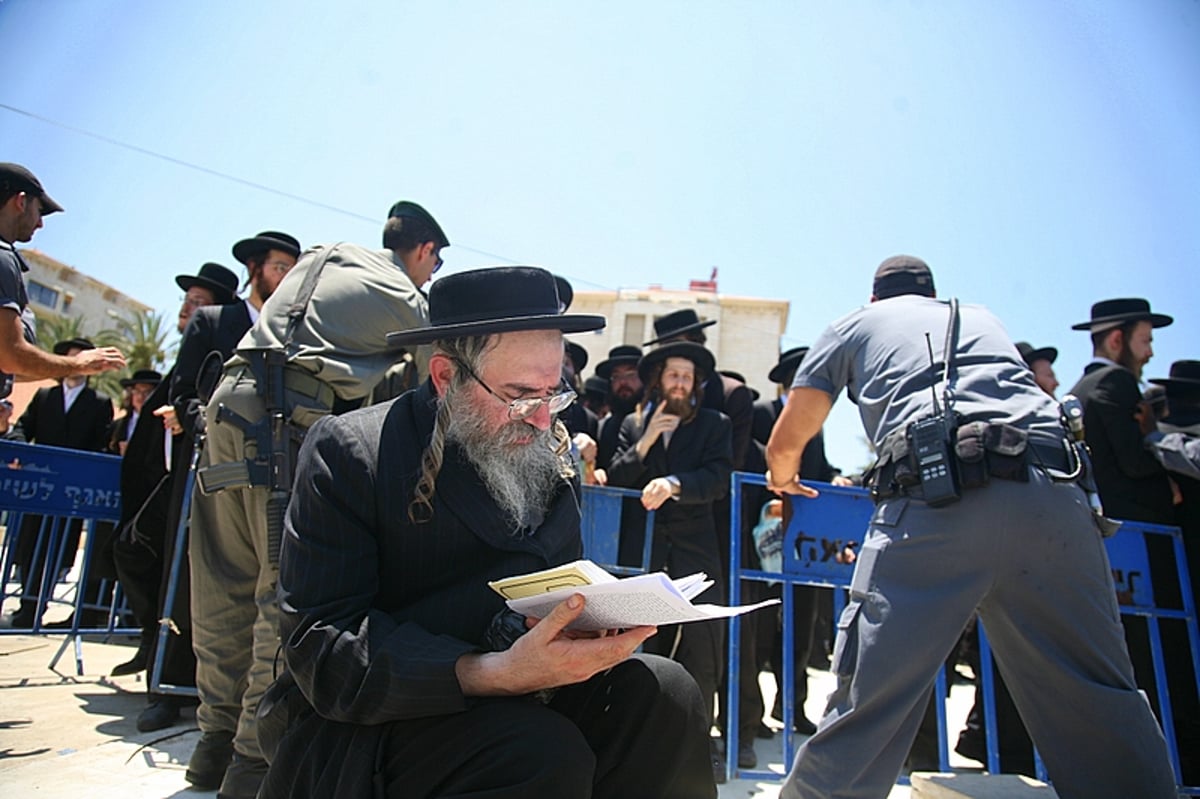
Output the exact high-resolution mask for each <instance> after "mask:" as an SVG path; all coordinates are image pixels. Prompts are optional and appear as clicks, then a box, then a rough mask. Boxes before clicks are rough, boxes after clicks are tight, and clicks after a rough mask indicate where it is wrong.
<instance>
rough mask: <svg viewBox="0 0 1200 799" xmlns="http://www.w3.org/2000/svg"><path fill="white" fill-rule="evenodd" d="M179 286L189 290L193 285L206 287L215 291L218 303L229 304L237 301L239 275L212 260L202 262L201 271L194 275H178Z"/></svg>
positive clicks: (176, 278) (214, 294) (176, 280)
mask: <svg viewBox="0 0 1200 799" xmlns="http://www.w3.org/2000/svg"><path fill="white" fill-rule="evenodd" d="M175 282H176V283H178V284H179V288H181V289H183V290H184V291H187V290H188V289H190V288H191V287H192V286H200V287H201V288H206V289H208V290H209V291H211V292H212V293H213V297H214V298H215V299H216V301H217V305H228V304H229V303H231V302H236V301H237V289H238V276H237V275H235V274H234V273H233V272H232V271H230V270H229V269H228V268H226V267H224V266H221V265H220V264H214V263H212V262H211V261H210V262H209V263H206V264H201V266H200V271H199V272H197V273H196V274H195V275H194V276H193V275H176V276H175Z"/></svg>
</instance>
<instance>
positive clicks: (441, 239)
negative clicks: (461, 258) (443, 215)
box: [388, 200, 450, 247]
mask: <svg viewBox="0 0 1200 799" xmlns="http://www.w3.org/2000/svg"><path fill="white" fill-rule="evenodd" d="M396 217H399V218H400V219H406V218H407V219H418V220H420V221H422V222H424V223H425V224H426V225H428V226H429V227H431V228H432V229H433V234H434V235H435V236H436V237H437V238H436V240H435V241H434V242H433V243H434V244H436V245H437V246H438V247H449V246H450V239H448V238H446V234H445V232H444V231H443V230H442V226H441V225H439V224H438V223H437V220H436V219H434V218H433V214H431V213H429V212H428V211H426V210H425V209H424V208H422V207H421V206H419V205H417V204H416V203H414V202H411V201H409V200H401V201H400V202H398V203H396V204H395V205H393V206H392V207H391V208H390V209H389V210H388V219H393V218H396Z"/></svg>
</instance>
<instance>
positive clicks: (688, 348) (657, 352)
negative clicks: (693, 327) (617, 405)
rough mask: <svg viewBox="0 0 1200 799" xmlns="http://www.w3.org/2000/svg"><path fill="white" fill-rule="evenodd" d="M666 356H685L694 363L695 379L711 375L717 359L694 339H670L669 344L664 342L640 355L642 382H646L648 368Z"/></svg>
mask: <svg viewBox="0 0 1200 799" xmlns="http://www.w3.org/2000/svg"><path fill="white" fill-rule="evenodd" d="M667 358H687V359H688V360H689V361H691V362H692V363H694V364H695V365H696V372H697V376H696V379H697V381H700V380H704V379H705V378H707V377H708V376H709V375H711V374H712V373H713V369H715V368H716V365H717V359H716V358H714V357H713V354H712V353H711V352H709V350H708V348H707V347H705V346H704V345H702V344H697V343H696V342H694V341H672V342H671V343H670V344H664V345H662V346H661V347H658V348H656V349H653V350H650V352H647V353H646V354H645V355H643V356H642V359H641V360H640V361H638V377H640V378H641V380H642V382H643V383H646V382H648V380H649V376H650V370H651V369H653V368H654V365H655V364H657V363H659V362H661V361H665V360H667Z"/></svg>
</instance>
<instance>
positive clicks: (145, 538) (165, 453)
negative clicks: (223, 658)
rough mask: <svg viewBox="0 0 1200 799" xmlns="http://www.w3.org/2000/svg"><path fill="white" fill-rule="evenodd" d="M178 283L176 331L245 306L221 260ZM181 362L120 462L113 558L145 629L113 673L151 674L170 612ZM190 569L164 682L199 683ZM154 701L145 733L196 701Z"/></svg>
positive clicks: (186, 439) (181, 464) (143, 721)
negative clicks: (175, 397) (173, 396)
mask: <svg viewBox="0 0 1200 799" xmlns="http://www.w3.org/2000/svg"><path fill="white" fill-rule="evenodd" d="M175 283H176V285H178V286H179V287H180V288H181V289H183V291H184V292H185V294H184V299H183V302H182V304H181V305H180V307H179V313H178V315H177V323H176V326H177V329H178V331H179V332H180V333H183V334H185V335H184V340H183V344H181V348H182V347H183V345H184V344H186V343H187V336H186V332H185V331H187V330H189V329H190V328H189V323H190V322H191V320H192V318H193V317H194V316H196V315H197V314H198V313H201V312H207V310H206V309H208V308H210V307H211V308H212V309H213V310H214V311H219V310H220V309H222V308H225V307H230V306H232V305H233V304H235V303H239V301H238V297H237V287H238V278H237V275H235V274H234V273H233V272H232V271H230V270H229V269H226V268H225V267H224V266H221V265H220V264H216V263H206V264H203V265H202V266H201V267H200V269H199V270H198V271H197V273H196V274H195V275H187V274H183V275H176V277H175ZM177 371H178V364H176V366H174V367H172V368H171V370H170V371H168V372H167V375H166V377H165V378H164V379H163V380H162V381H161V382H159V383H158V385H156V386H155V388H154V391H152V392H151V393H150V396H149V397H147V398H146V401H145V403H144V404H143V406H142V413H141V414H140V416H139V418H138V421H137V424H136V425H135V426H134V429H133V433H132V434H131V435H130V438H129V443H128V445H127V446H126V449H125V457H124V460H122V462H121V497H122V506H121V521H120V522H119V523H118V529H119V530H121V535H120V537H119V538H118V540H117V541H116V542H115V543H114V547H113V560H114V561H115V564H116V574H117V577H118V578H119V579H120V581H121V587H122V589H123V590H124V591H125V596H126V598H127V599H128V601H129V607H130V609H131V610H132V611H133V614H134V616H135V618H136V619H137V621H138V624H140V625H141V627H142V635H141V640H140V642H139V644H138V648H137V651H136V652H134V655H133V657H131V658H130V659H129V660H127V661H125V662H124V663H118V664H117V665H116V666H114V667H113V671H112V673H113V676H122V675H127V674H136V673H137V672H139V671H145V670H148V669H149V667H150V665H151V663H152V662H153V660H154V656H155V645H156V643H157V641H158V628H159V619H161V618H163V615H164V610H165V608H164V603H165V601H166V591H167V584H168V581H169V577H170V564H171V559H172V556H173V554H174V551H175V534H176V530H177V529H178V526H179V516H180V512H181V507H182V504H183V492H184V485H185V479H184V478H185V477H186V474H187V471H188V467H189V465H190V463H191V437H190V436H185V435H184V431H183V429H182V428H181V427H180V426H179V425H178V424H177V423H176V421H175V414H174V409H173V408H172V407H171V405H170V404H169V395H170V388H171V382H172V380H173V378H174V376H175V374H176V372H177ZM188 605H189V597H188V590H187V569H186V567H185V568H184V569H182V571H181V574H180V582H179V583H178V584H177V590H176V596H175V602H174V605H173V608H172V611H171V621H172V625H171V626H172V631H173V634H172V636H171V637H169V638H168V639H167V645H166V647H165V651H164V657H163V666H162V673H161V675H160V678H161V682H162V683H166V684H170V685H176V686H185V687H186V686H192V685H195V681H196V658H195V655H194V654H192V639H191V626H190V624H189V614H188ZM146 690H147V704H146V707H145V708H143V709H142V711H141V712H140V713H139V714H138V717H137V720H136V726H137V728H138V730H139V731H141V732H150V731H153V730H160V729H163V728H165V727H169V726H171V724H173V723H174V722H175V721H176V720H177V719H178V718H179V708H180V707H182V706H184V705H187V704H195V702H194V701H193V700H191V699H190V698H189V697H183V696H181V695H178V694H169V693H162V692H158V691H154V690H153V684H152V681H151V680H150V679H147V680H146Z"/></svg>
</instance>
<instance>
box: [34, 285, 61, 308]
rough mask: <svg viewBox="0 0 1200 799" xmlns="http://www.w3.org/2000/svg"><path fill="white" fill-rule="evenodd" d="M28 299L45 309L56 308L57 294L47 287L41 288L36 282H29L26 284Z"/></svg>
mask: <svg viewBox="0 0 1200 799" xmlns="http://www.w3.org/2000/svg"><path fill="white" fill-rule="evenodd" d="M28 290H29V299H31V300H33V301H34V302H36V303H37V304H38V305H45V306H46V307H47V308H54V309H57V308H58V292H57V291H55V290H54V289H52V288H50V287H49V286H43V285H42V284H41V283H39V282H37V281H36V280H30V281H29V283H28Z"/></svg>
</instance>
